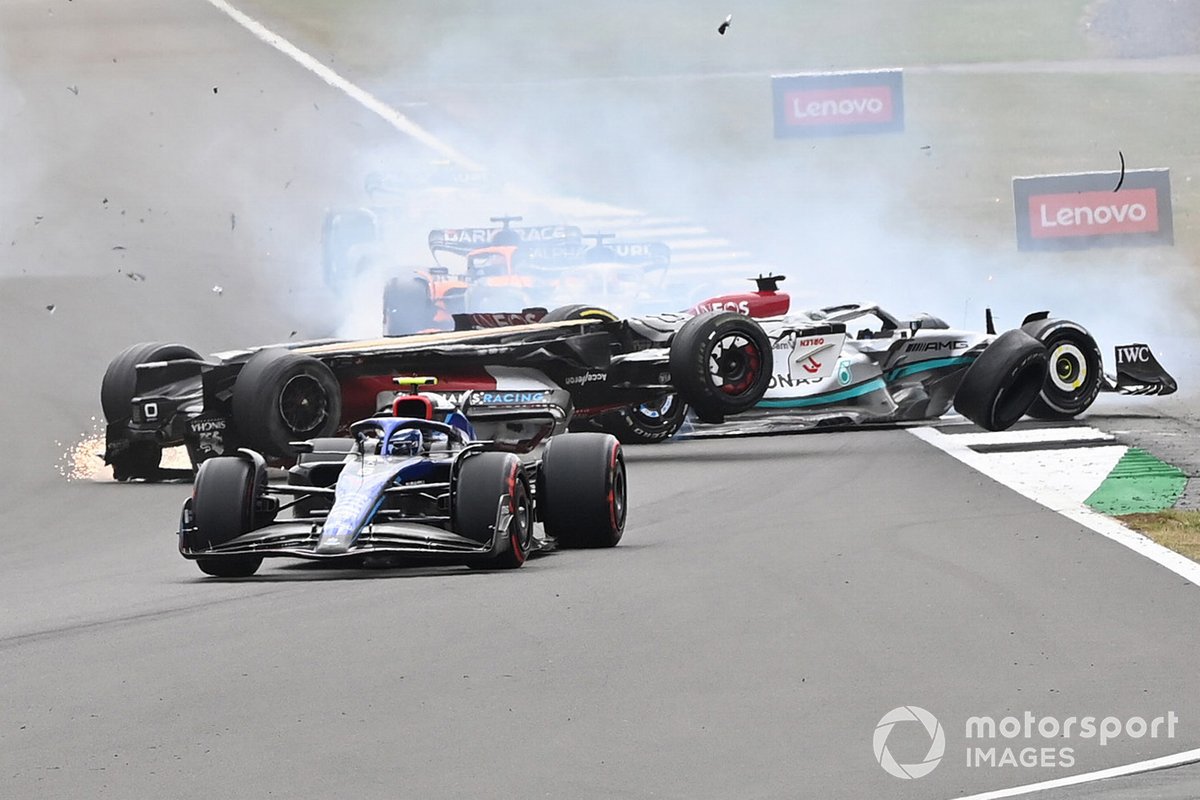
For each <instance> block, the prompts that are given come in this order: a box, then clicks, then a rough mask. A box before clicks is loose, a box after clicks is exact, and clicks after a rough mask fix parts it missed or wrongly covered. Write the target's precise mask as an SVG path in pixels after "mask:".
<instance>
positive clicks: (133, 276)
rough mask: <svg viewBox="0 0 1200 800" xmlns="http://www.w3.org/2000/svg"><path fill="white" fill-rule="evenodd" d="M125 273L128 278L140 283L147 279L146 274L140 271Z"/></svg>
mask: <svg viewBox="0 0 1200 800" xmlns="http://www.w3.org/2000/svg"><path fill="white" fill-rule="evenodd" d="M123 274H124V275H125V277H126V278H129V280H131V281H133V282H134V283H140V282H141V281H144V280H146V276H145V275H143V274H142V273H140V272H126V273H123Z"/></svg>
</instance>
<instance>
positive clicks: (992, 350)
mask: <svg viewBox="0 0 1200 800" xmlns="http://www.w3.org/2000/svg"><path fill="white" fill-rule="evenodd" d="M780 280H782V278H781V277H777V276H776V277H762V278H758V279H757V283H758V287H757V291H754V292H747V293H741V294H732V295H726V296H722V297H717V298H713V299H712V300H709V301H706V302H703V303H700V304H698V305H697V306H695V307H693V308H692V309H689V310H688V311H687V312H683V313H680V314H660V315H653V316H646V317H642V318H640V320H639V324H642V325H646V326H655V327H657V328H658V329H659V330H661V331H664V332H665V331H670V330H673V329H675V328H676V327H678V326H679V325H680V324H681V323H682V321H683V320H686V319H689V318H690V317H691V316H692V315H695V314H698V313H710V312H712V311H714V310H727V311H736V312H738V313H741V314H746V315H748V316H751V317H754V318H756V319H757V320H758V322H759V323H760V324H761V325H762V327H763V329H764V331H765V332H766V334H767V336H768V338H769V340H770V342H771V350H772V353H773V358H772V363H773V364H774V369H773V371H772V374H771V378H770V380H769V383H768V386H767V390H766V392H764V394H763V397H762V399H760V400H759V401H758V402H757V403H756V404H755V406H754V408H752V409H749V410H747V411H746V412H743V413H742V414H741V415H739V417H738V419H737V424H736V426H733V427H736V428H737V429H738V430H741V431H749V430H761V431H770V430H772V429H779V428H782V427H805V426H816V425H821V426H833V425H854V424H861V423H897V422H915V421H921V420H929V419H935V418H937V417H940V416H942V415H943V414H945V413H946V412H948V411H949V410H950V409H951V407H953V408H954V409H956V410H957V411H959V413H961V414H963V415H964V416H966V417H967V418H968V419H970V420H972V421H973V422H975V423H976V424H978V425H980V426H981V427H983V428H986V429H989V430H1003V429H1005V428H1008V427H1010V426H1011V425H1012V424H1013V423H1015V422H1016V421H1017V420H1018V419H1020V417H1022V416H1023V415H1025V414H1028V415H1030V416H1032V417H1035V418H1038V419H1048V420H1065V419H1071V418H1074V417H1076V416H1078V415H1079V414H1082V413H1083V412H1085V411H1086V410H1087V409H1088V408H1089V407H1090V406H1091V405H1092V403H1093V402H1094V401H1095V399H1096V396H1097V395H1098V394H1099V393H1100V392H1102V391H1115V392H1120V393H1122V394H1170V393H1172V392H1174V391H1175V390H1176V383H1175V380H1174V379H1173V378H1172V377H1171V376H1170V375H1169V374H1168V373H1167V372H1166V371H1165V370H1164V369H1163V368H1162V366H1161V365H1160V364H1159V363H1158V360H1157V359H1156V358H1155V356H1154V354H1153V353H1152V352H1151V351H1150V349H1149V347H1147V346H1146V345H1144V344H1134V345H1122V346H1118V347H1116V348H1115V356H1116V358H1115V365H1116V375H1115V377H1111V376H1108V375H1106V374H1105V372H1104V365H1103V359H1102V357H1101V353H1100V348H1099V347H1098V346H1097V344H1096V342H1095V340H1094V339H1093V338H1092V336H1091V334H1089V333H1088V331H1087V330H1086V329H1085V328H1084V327H1083V326H1081V325H1079V324H1078V323H1075V322H1071V321H1068V320H1060V319H1052V318H1051V317H1050V315H1049V313H1048V312H1038V313H1034V314H1030V315H1028V316H1027V317H1025V319H1024V320H1023V321H1022V324H1021V326H1020V327H1019V328H1016V329H1013V330H1010V331H1006V332H1004V333H1002V334H999V335H997V334H996V332H995V329H994V326H993V323H992V319H991V312H990V311H989V312H988V319H987V325H986V327H987V330H986V331H985V332H975V331H964V330H956V329H953V328H951V327H950V326H949V325H948V324H947V323H946V322H944V321H943V320H941V319H939V318H938V317H935V316H933V315H931V314H920V315H917V316H915V317H912V318H908V319H906V318H903V317H900V316H897V315H894V314H891V313H889V312H888V311H886V310H884V309H883V308H881V307H880V306H878V305H876V304H858V303H850V304H845V305H837V306H831V307H827V308H822V309H816V310H811V311H801V312H793V311H791V310H790V299H789V298H788V296H787V294H786V293H785V292H782V291H779V289H778V284H779V281H780ZM681 406H682V402H681V401H680V400H679V399H678V398H670V397H668V398H663V399H661V400H660V405H658V406H646V407H635V408H630V409H622V410H621V411H619V412H617V413H619V414H625V415H630V416H632V417H634V418H641V417H644V418H645V419H644V420H641V421H642V422H643V423H644V424H649V423H651V422H655V421H659V420H662V419H663V418H664V417H665V416H671V417H672V418H673V419H674V420H676V421H677V422H678V423H679V424H682V409H681ZM700 421H701V422H702V423H703V422H704V419H703V415H701V418H700ZM699 429H700V430H701V431H703V430H704V429H705V426H704V425H703V424H702V425H700V426H699ZM710 430H712V429H710Z"/></svg>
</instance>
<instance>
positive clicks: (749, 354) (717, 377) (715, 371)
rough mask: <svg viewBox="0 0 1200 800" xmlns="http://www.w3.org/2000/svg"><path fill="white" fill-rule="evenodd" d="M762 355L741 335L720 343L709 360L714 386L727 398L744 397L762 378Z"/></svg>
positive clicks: (752, 343) (734, 335)
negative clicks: (727, 395) (730, 395)
mask: <svg viewBox="0 0 1200 800" xmlns="http://www.w3.org/2000/svg"><path fill="white" fill-rule="evenodd" d="M761 365H762V354H761V353H759V351H758V347H757V346H756V345H755V344H754V342H752V341H751V340H750V339H749V338H748V337H746V336H743V335H742V334H740V333H735V334H730V335H728V336H724V337H722V338H721V339H718V340H717V341H716V342H715V343H714V344H713V348H712V351H711V352H710V353H709V356H708V374H709V378H710V380H712V382H713V385H714V386H716V387H717V388H718V389H720V390H721V391H722V392H724V393H725V394H732V395H737V394H742V393H743V392H745V391H746V390H747V389H749V388H750V387H751V386H753V385H754V381H755V380H756V379H757V378H758V373H759V368H760V367H761Z"/></svg>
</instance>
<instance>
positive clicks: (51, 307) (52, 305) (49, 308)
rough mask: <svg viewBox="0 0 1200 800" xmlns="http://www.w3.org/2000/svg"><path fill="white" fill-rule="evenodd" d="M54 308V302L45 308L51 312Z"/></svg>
mask: <svg viewBox="0 0 1200 800" xmlns="http://www.w3.org/2000/svg"><path fill="white" fill-rule="evenodd" d="M54 309H55V305H54V303H51V304H50V305H48V306H46V310H47V311H49V312H50V313H51V314H53V313H54Z"/></svg>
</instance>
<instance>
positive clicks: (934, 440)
mask: <svg viewBox="0 0 1200 800" xmlns="http://www.w3.org/2000/svg"><path fill="white" fill-rule="evenodd" d="M906 430H908V432H909V433H911V434H912V435H913V436H916V437H917V438H918V439H921V440H922V441H925V442H928V443H929V444H931V445H933V446H934V447H936V448H937V449H939V450H941V451H942V452H944V453H946V454H948V455H950V456H953V457H954V458H957V459H958V460H959V461H961V462H963V463H964V464H966V465H967V466H968V467H971V468H973V469H975V470H976V471H978V472H982V473H983V474H984V475H987V476H988V477H989V478H991V479H993V480H995V481H997V482H998V483H1002V484H1004V485H1005V486H1007V487H1008V488H1010V489H1012V490H1013V491H1014V492H1017V493H1018V494H1021V495H1024V496H1025V497H1028V498H1029V499H1030V500H1033V501H1034V502H1035V503H1038V504H1040V505H1043V506H1045V507H1046V508H1049V509H1051V510H1053V511H1057V512H1058V513H1059V514H1062V515H1063V516H1064V517H1066V518H1067V519H1070V520H1071V521H1073V522H1077V523H1079V524H1080V525H1083V526H1084V527H1085V528H1090V529H1092V530H1093V531H1095V532H1096V533H1098V534H1100V535H1101V536H1103V537H1105V538H1107V539H1112V540H1113V541H1114V542H1116V543H1118V544H1120V545H1123V546H1125V547H1128V548H1129V549H1130V550H1132V551H1133V552H1135V553H1137V554H1138V555H1140V556H1145V557H1146V558H1148V559H1150V560H1151V561H1153V562H1154V563H1156V564H1158V565H1160V566H1162V567H1166V568H1167V569H1169V570H1171V572H1174V573H1175V574H1176V575H1178V576H1179V577H1181V578H1183V579H1185V580H1187V581H1188V582H1190V583H1193V584H1195V585H1196V586H1200V563H1196V562H1195V561H1192V560H1191V559H1190V558H1185V557H1184V556H1181V555H1179V553H1176V552H1175V551H1174V550H1168V549H1167V548H1165V547H1163V546H1162V545H1160V544H1158V543H1156V542H1154V541H1153V540H1151V539H1148V538H1147V537H1145V536H1143V535H1142V534H1140V533H1138V532H1137V531H1134V530H1131V529H1130V528H1127V527H1125V526H1124V525H1122V524H1121V523H1120V522H1117V521H1116V520H1115V519H1113V518H1112V517H1108V516H1105V515H1104V514H1101V513H1099V512H1097V511H1093V510H1092V509H1090V508H1088V507H1087V506H1085V505H1083V504H1082V503H1074V504H1064V503H1063V502H1062V497H1061V494H1060V493H1059V491H1058V489H1057V488H1056V487H1055V486H1054V485H1052V483H1053V482H1050V484H1047V483H1045V482H1034V481H1029V482H1026V481H1024V480H1022V479H1021V476H1020V475H1018V474H1015V473H1014V472H1013V471H1012V470H1011V469H1010V468H1006V467H1007V466H1008V465H1006V464H1005V462H1004V461H1003V460H1002V459H999V460H998V459H994V458H992V456H990V455H989V454H986V453H977V452H975V451H974V450H972V449H971V448H970V447H968V446H967V445H966V444H963V443H960V442H959V440H960V439H963V438H965V437H966V436H969V435H970V434H960V435H958V436H948V435H946V434H944V433H942V432H941V431H938V430H936V429H934V428H930V427H913V428H907V429H906Z"/></svg>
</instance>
